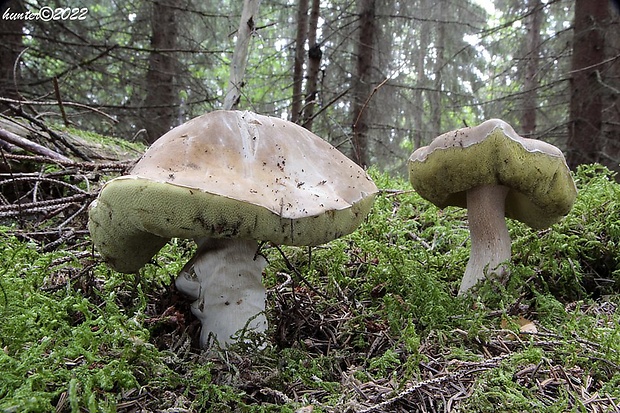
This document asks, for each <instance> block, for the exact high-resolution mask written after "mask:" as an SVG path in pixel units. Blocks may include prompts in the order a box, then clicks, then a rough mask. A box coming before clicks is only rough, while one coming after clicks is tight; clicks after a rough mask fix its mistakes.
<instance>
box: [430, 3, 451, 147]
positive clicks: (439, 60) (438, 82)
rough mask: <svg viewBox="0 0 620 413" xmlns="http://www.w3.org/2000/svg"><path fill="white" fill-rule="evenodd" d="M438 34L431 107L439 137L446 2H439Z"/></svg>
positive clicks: (435, 133) (446, 17) (444, 62)
mask: <svg viewBox="0 0 620 413" xmlns="http://www.w3.org/2000/svg"><path fill="white" fill-rule="evenodd" d="M435 4H436V7H437V14H436V16H437V17H436V19H437V24H436V27H437V34H436V38H435V51H436V54H437V57H436V58H435V64H434V66H433V72H434V75H435V79H434V86H433V92H432V93H431V98H430V106H431V129H432V130H433V135H434V136H437V135H439V134H441V133H442V130H441V113H442V112H443V110H442V109H443V108H442V105H441V95H442V94H443V78H442V75H443V69H444V66H445V64H446V58H445V56H444V55H445V49H446V45H445V43H446V23H445V22H447V21H449V18H448V16H447V12H448V6H447V5H446V0H439V1H437V3H435Z"/></svg>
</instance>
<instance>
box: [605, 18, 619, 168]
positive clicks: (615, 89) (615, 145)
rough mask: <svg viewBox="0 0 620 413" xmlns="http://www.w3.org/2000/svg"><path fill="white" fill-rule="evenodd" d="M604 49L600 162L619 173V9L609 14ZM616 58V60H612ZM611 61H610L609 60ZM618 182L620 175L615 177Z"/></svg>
mask: <svg viewBox="0 0 620 413" xmlns="http://www.w3.org/2000/svg"><path fill="white" fill-rule="evenodd" d="M605 49H606V53H605V56H607V62H608V63H607V64H606V65H605V73H604V75H605V76H604V80H603V83H604V85H603V86H604V88H603V107H604V109H603V125H602V137H603V143H602V145H603V159H602V160H601V162H602V163H603V164H604V165H605V166H607V167H609V168H610V169H612V170H614V171H616V172H620V165H619V164H620V61H618V60H617V56H619V55H620V8H619V9H618V10H617V12H615V11H614V12H612V13H611V19H610V22H609V26H608V27H607V30H605ZM614 57H616V60H613V58H614ZM610 59H611V60H610ZM616 178H617V179H618V180H620V174H619V175H616Z"/></svg>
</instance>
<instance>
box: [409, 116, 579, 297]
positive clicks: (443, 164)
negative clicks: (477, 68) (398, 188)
mask: <svg viewBox="0 0 620 413" xmlns="http://www.w3.org/2000/svg"><path fill="white" fill-rule="evenodd" d="M408 168H409V181H410V182H411V185H412V186H413V187H414V189H415V190H416V191H417V192H418V193H419V194H420V195H421V196H422V197H423V198H425V199H427V200H429V201H430V202H432V203H433V204H435V205H436V206H438V207H439V208H444V207H446V206H458V207H462V208H467V218H468V223H469V230H470V237H471V252H470V257H469V262H468V263H467V267H466V269H465V274H464V276H463V279H462V281H461V285H460V288H459V295H462V294H463V293H465V292H466V291H468V290H469V289H470V288H471V287H473V286H474V285H475V284H476V283H478V281H480V280H481V279H483V278H484V277H485V272H487V273H488V274H491V273H494V274H495V276H496V277H498V278H499V279H500V280H504V279H505V278H506V277H507V276H508V271H507V269H506V267H505V266H504V265H502V263H505V262H506V261H508V260H509V259H510V257H511V251H510V243H511V241H510V235H509V233H508V228H507V226H506V220H505V217H509V218H513V219H516V220H518V221H521V222H523V223H525V224H527V225H529V226H530V227H532V228H534V229H542V228H547V227H549V226H551V225H553V224H554V223H556V222H557V221H559V220H560V219H561V218H562V217H563V216H564V215H566V214H568V212H569V211H570V209H571V208H572V206H573V203H574V202H575V198H576V197H577V188H576V187H575V183H574V182H573V179H572V177H571V174H570V171H569V169H568V166H567V165H566V160H565V159H564V155H563V154H562V152H561V151H560V150H559V149H558V148H556V147H555V146H553V145H550V144H548V143H545V142H543V141H539V140H535V139H527V138H523V137H521V136H519V135H517V134H516V132H515V131H514V129H513V128H512V127H511V126H510V125H509V124H507V123H506V122H504V121H502V120H499V119H491V120H488V121H486V122H484V123H482V124H480V125H478V126H475V127H467V128H462V129H457V130H455V131H452V132H448V133H445V134H443V135H440V136H438V137H437V138H435V139H434V140H433V141H432V142H431V144H430V145H429V146H425V147H421V148H419V149H417V150H416V151H415V152H413V154H412V155H411V157H410V158H409V162H408Z"/></svg>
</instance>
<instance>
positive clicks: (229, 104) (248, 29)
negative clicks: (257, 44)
mask: <svg viewBox="0 0 620 413" xmlns="http://www.w3.org/2000/svg"><path fill="white" fill-rule="evenodd" d="M259 6H260V0H245V1H244V2H243V11H242V12H241V21H240V22H239V30H238V31H237V43H236V44H235V51H234V52H233V58H232V62H231V64H230V80H229V81H228V91H227V93H226V97H225V98H224V109H236V108H237V106H238V105H239V101H240V100H241V88H242V87H243V77H244V76H245V67H246V65H247V63H248V54H249V50H250V40H251V39H252V34H253V33H254V30H255V29H256V18H257V16H258V9H259Z"/></svg>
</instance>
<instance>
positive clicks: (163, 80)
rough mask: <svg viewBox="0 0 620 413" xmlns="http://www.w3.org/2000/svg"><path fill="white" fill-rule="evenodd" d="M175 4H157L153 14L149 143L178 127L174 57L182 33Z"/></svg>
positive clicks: (147, 124) (146, 110) (147, 109)
mask: <svg viewBox="0 0 620 413" xmlns="http://www.w3.org/2000/svg"><path fill="white" fill-rule="evenodd" d="M174 5H175V2H174V1H173V0H162V1H159V2H154V3H153V9H152V11H151V13H152V14H151V16H152V17H151V33H152V34H151V49H152V52H151V54H150V56H149V70H148V72H147V74H146V88H147V94H146V98H145V107H144V109H143V114H142V119H143V123H144V126H145V129H146V132H147V140H148V142H149V143H152V142H154V141H155V140H156V139H157V138H159V137H160V136H162V135H163V134H165V133H166V132H168V131H169V130H170V128H171V127H172V126H174V124H175V117H176V114H177V106H178V96H177V88H176V86H175V75H176V72H177V67H176V61H175V59H174V57H173V56H172V54H171V52H172V51H173V50H174V49H175V48H176V44H177V33H178V27H177V21H176V11H175V6H174Z"/></svg>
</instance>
